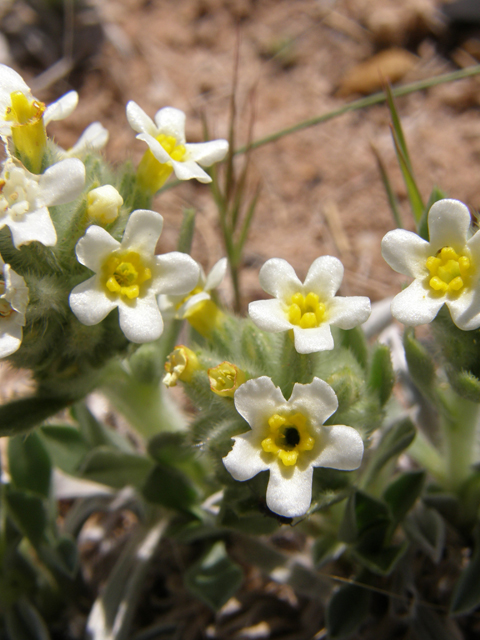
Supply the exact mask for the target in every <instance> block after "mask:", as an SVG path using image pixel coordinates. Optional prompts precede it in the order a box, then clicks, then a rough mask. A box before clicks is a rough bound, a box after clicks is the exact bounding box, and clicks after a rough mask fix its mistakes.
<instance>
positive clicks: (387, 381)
mask: <svg viewBox="0 0 480 640" xmlns="http://www.w3.org/2000/svg"><path fill="white" fill-rule="evenodd" d="M368 384H369V386H370V387H371V388H372V389H375V391H376V392H377V393H378V396H379V400H380V404H381V405H382V406H383V405H384V404H385V403H386V402H387V400H388V399H389V398H390V395H391V393H392V389H393V385H394V384H395V372H394V371H393V366H392V358H391V353H390V349H389V348H388V347H387V346H386V345H384V344H377V345H376V347H375V351H374V352H373V357H372V364H371V367H370V374H369V377H368Z"/></svg>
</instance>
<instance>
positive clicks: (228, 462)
mask: <svg viewBox="0 0 480 640" xmlns="http://www.w3.org/2000/svg"><path fill="white" fill-rule="evenodd" d="M233 440H235V443H234V445H233V449H232V450H231V451H230V453H229V454H228V455H227V456H225V458H223V464H224V465H225V467H226V469H227V471H228V472H229V473H230V474H231V475H232V476H233V478H235V480H239V481H240V482H243V481H244V480H250V478H253V476H256V475H257V473H260V471H265V470H266V469H268V468H269V465H268V463H266V462H265V460H264V459H263V457H262V453H263V449H262V447H261V438H260V439H259V438H258V435H257V434H255V433H254V432H253V431H249V432H248V433H243V434H241V435H239V436H236V437H235V438H233Z"/></svg>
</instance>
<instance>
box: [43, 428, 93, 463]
mask: <svg viewBox="0 0 480 640" xmlns="http://www.w3.org/2000/svg"><path fill="white" fill-rule="evenodd" d="M39 434H40V437H41V439H42V442H43V444H44V445H45V448H46V449H47V451H48V453H49V454H50V458H51V460H52V463H53V464H54V466H56V467H58V468H59V469H61V470H62V471H65V473H69V474H71V475H75V473H76V472H77V471H78V468H79V466H80V464H81V462H82V460H83V459H84V458H85V456H86V455H87V454H88V453H89V451H90V450H91V447H90V446H89V444H88V442H87V441H86V440H85V438H84V437H83V435H82V434H81V433H80V431H79V430H78V429H76V428H75V427H70V426H67V425H45V426H43V427H40V429H39Z"/></svg>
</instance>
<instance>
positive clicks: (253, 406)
mask: <svg viewBox="0 0 480 640" xmlns="http://www.w3.org/2000/svg"><path fill="white" fill-rule="evenodd" d="M234 401H235V408H236V409H237V411H238V412H239V414H240V415H241V416H242V417H243V418H245V420H246V421H247V422H248V424H249V425H250V427H251V431H248V432H247V433H242V434H241V435H239V436H235V437H234V438H233V440H234V441H235V443H234V445H233V449H232V450H231V451H230V453H229V454H228V455H227V456H226V457H225V458H223V463H224V465H225V467H226V468H227V470H228V471H229V473H230V474H231V475H232V476H233V477H234V478H235V480H240V481H244V480H249V479H250V478H253V477H254V476H255V475H257V473H259V472H260V471H266V470H269V471H270V477H269V481H268V487H267V506H268V508H269V509H270V510H271V511H273V512H274V513H277V514H278V515H281V516H286V517H289V518H294V517H297V516H302V515H304V514H305V513H306V512H307V510H308V508H309V506H310V502H311V500H312V475H313V467H328V468H331V469H340V470H343V471H353V470H354V469H358V467H359V466H360V463H361V461H362V457H363V440H362V438H361V436H360V434H359V433H358V431H357V430H356V429H354V428H353V427H347V426H344V425H332V426H325V425H324V422H325V420H327V418H329V417H330V416H331V415H332V414H333V413H334V412H335V411H336V410H337V407H338V400H337V396H336V395H335V392H334V391H333V389H332V387H330V385H328V384H327V383H326V382H324V381H323V380H320V379H319V378H314V379H313V381H312V382H311V383H310V384H298V383H297V384H295V386H294V387H293V391H292V395H291V396H290V398H289V400H285V398H284V397H283V394H282V392H281V391H280V389H279V388H278V387H276V386H275V385H274V384H273V382H272V380H271V379H270V378H268V377H266V376H262V377H261V378H256V379H254V380H247V382H245V383H244V384H242V385H241V386H240V387H239V389H238V390H237V391H236V392H235V396H234Z"/></svg>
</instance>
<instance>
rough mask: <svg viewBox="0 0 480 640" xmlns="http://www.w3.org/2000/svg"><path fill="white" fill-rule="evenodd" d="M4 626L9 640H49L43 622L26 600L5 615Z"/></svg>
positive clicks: (23, 599) (19, 602) (18, 603)
mask: <svg viewBox="0 0 480 640" xmlns="http://www.w3.org/2000/svg"><path fill="white" fill-rule="evenodd" d="M5 625H6V627H7V632H8V636H9V638H11V640H50V634H49V633H48V629H47V626H46V624H45V621H44V620H43V618H42V617H41V616H40V614H39V613H38V611H37V609H35V607H34V606H33V605H32V604H31V603H30V602H29V601H28V600H27V599H26V598H22V599H21V600H19V601H18V602H17V603H16V604H15V605H14V606H13V607H11V608H10V609H9V610H8V611H7V612H6V613H5Z"/></svg>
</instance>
